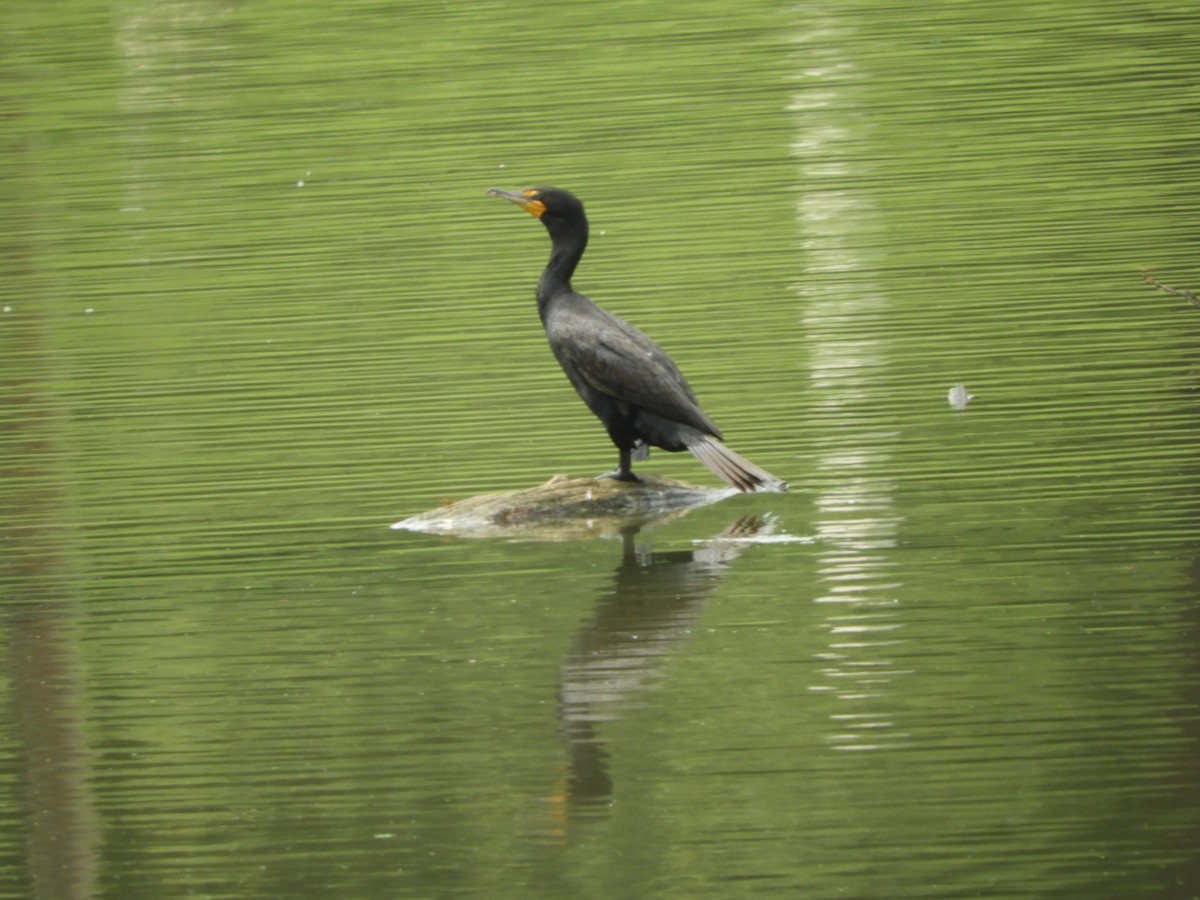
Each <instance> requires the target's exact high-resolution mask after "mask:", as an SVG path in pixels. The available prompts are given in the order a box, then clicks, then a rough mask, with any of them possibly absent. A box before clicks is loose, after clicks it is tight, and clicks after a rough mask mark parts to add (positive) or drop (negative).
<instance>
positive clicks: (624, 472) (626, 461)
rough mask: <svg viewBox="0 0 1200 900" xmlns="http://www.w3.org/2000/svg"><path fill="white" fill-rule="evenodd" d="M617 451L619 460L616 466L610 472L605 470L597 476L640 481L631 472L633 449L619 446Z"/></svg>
mask: <svg viewBox="0 0 1200 900" xmlns="http://www.w3.org/2000/svg"><path fill="white" fill-rule="evenodd" d="M619 452H620V454H621V460H620V462H618V463H617V467H616V468H615V469H613V470H612V471H611V472H606V473H605V474H603V475H600V476H597V477H599V478H612V479H613V480H615V481H641V479H640V478H638V477H637V476H636V475H634V474H633V465H632V460H633V449H632V448H630V447H621V448H619Z"/></svg>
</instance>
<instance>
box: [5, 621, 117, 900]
mask: <svg viewBox="0 0 1200 900" xmlns="http://www.w3.org/2000/svg"><path fill="white" fill-rule="evenodd" d="M8 624H9V644H8V662H9V666H8V669H9V673H10V678H11V688H10V691H11V698H12V706H13V708H14V709H13V720H14V722H15V723H16V734H17V736H18V739H19V742H20V762H21V777H22V781H23V788H24V794H25V801H26V804H27V810H28V812H27V815H28V822H29V826H28V833H27V847H28V853H29V869H30V877H31V881H32V896H34V897H37V898H86V897H92V896H94V895H95V885H96V861H97V847H98V834H97V827H96V825H97V823H96V817H95V814H94V811H93V808H92V803H91V795H90V789H89V787H88V783H87V774H88V771H89V766H90V753H89V751H88V745H87V737H86V734H85V731H84V728H83V722H84V718H85V716H84V710H85V700H84V698H83V696H82V694H83V690H82V679H81V677H80V664H79V660H78V658H77V650H76V648H77V646H78V644H77V641H76V640H75V638H74V635H73V634H72V622H71V612H70V609H69V608H68V606H67V605H66V604H60V603H41V604H36V605H32V606H29V607H28V608H26V609H24V610H21V611H19V612H17V613H15V614H14V615H13V616H12V617H11V618H10V619H9V623H8Z"/></svg>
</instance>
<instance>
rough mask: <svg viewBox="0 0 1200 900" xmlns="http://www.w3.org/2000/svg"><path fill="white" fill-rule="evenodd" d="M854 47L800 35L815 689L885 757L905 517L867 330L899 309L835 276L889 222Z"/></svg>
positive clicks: (876, 355)
mask: <svg viewBox="0 0 1200 900" xmlns="http://www.w3.org/2000/svg"><path fill="white" fill-rule="evenodd" d="M801 15H802V16H811V15H812V13H811V11H810V12H808V13H801ZM814 24H815V23H814ZM844 37H845V35H844V34H842V33H840V32H839V30H838V29H837V28H835V27H826V28H820V27H814V28H811V29H809V30H808V31H806V33H805V34H803V35H802V36H800V37H798V39H797V55H798V59H799V61H800V63H801V65H802V66H803V67H804V68H803V71H802V73H801V75H800V77H799V81H800V88H799V89H798V90H797V92H796V93H795V95H794V98H793V102H792V104H791V109H792V111H793V112H794V113H795V114H796V139H795V142H794V144H793V150H794V152H795V154H796V158H797V160H798V163H799V168H800V179H799V182H800V184H801V186H802V192H801V195H800V199H799V201H798V204H797V219H798V224H799V228H800V232H801V243H802V246H803V247H804V248H805V259H806V260H807V262H808V269H807V271H806V272H805V275H806V278H805V281H804V282H803V283H802V284H800V285H798V286H797V291H798V292H799V294H800V296H801V298H802V307H803V309H804V315H803V325H804V328H805V333H806V336H807V338H808V341H809V347H810V353H809V360H810V362H809V366H810V371H809V379H810V384H811V388H812V393H813V395H814V396H815V398H816V399H815V401H814V403H815V407H814V410H813V411H814V415H813V416H812V420H813V422H814V423H815V427H817V428H821V427H826V428H828V429H829V433H828V434H827V435H821V436H820V437H822V438H823V439H824V440H822V441H821V446H824V447H825V449H824V450H822V451H820V452H819V453H818V472H819V473H820V475H821V478H820V481H821V486H820V487H818V488H817V490H819V491H820V493H819V494H818V496H817V497H816V507H817V516H818V518H817V521H816V525H815V527H816V532H817V537H818V540H817V545H818V546H819V547H822V548H827V549H825V550H824V551H823V552H822V553H821V554H820V557H819V558H820V563H821V565H820V577H821V579H822V580H823V581H824V582H825V584H826V589H825V591H824V592H823V594H822V595H821V596H819V597H817V598H816V602H818V603H826V604H830V606H829V607H828V608H829V615H828V617H827V618H826V620H825V626H826V628H827V629H828V631H829V644H828V652H826V653H823V654H821V659H822V660H823V661H824V662H825V665H824V666H823V667H822V668H821V669H820V670H819V672H820V675H821V677H822V683H819V684H815V685H813V686H812V688H811V689H812V690H813V691H823V692H829V693H831V694H833V695H834V696H835V697H837V698H838V700H839V701H842V702H844V703H846V704H848V705H849V704H852V705H853V707H854V712H850V713H837V714H835V715H834V716H832V719H833V723H832V725H833V727H832V729H831V732H830V734H829V735H828V736H827V740H828V742H829V745H830V746H831V747H832V748H834V749H838V750H877V749H886V748H891V747H896V746H898V745H899V744H900V743H902V742H903V741H904V739H905V737H906V735H902V734H900V733H898V732H897V730H896V728H895V722H894V721H893V716H892V715H891V713H890V712H889V711H888V709H889V707H891V706H892V704H890V703H888V702H887V696H888V694H889V692H890V689H891V687H892V685H893V682H894V680H895V679H896V678H897V677H899V676H902V675H904V674H907V673H905V672H904V671H903V670H901V669H899V668H898V667H897V666H895V665H894V664H893V662H892V660H891V659H890V658H889V650H890V648H892V647H894V646H895V645H896V644H898V643H900V638H899V636H898V634H897V632H898V631H899V630H900V629H901V628H902V627H903V626H902V623H901V622H900V621H898V620H897V615H898V600H897V598H896V593H897V590H898V588H899V587H900V585H899V584H898V583H896V581H895V580H894V577H893V578H888V577H887V576H888V575H889V574H891V573H890V570H891V568H892V566H893V565H894V563H893V562H892V560H891V559H890V558H889V556H888V551H889V550H891V549H892V548H893V547H895V546H896V532H897V529H898V526H899V521H900V518H899V517H898V516H897V515H896V514H895V511H894V502H893V498H892V495H893V486H892V484H891V482H890V481H888V480H887V479H886V478H885V477H883V476H881V475H880V474H879V473H880V472H883V471H886V470H887V467H888V461H889V459H890V457H891V449H890V448H891V445H892V443H893V441H894V438H895V435H894V434H893V433H890V432H879V431H877V430H874V431H873V430H871V429H870V428H867V427H864V425H863V422H862V419H861V418H859V417H858V416H857V414H856V413H855V409H856V408H861V407H864V406H865V407H867V408H868V409H869V407H870V405H871V404H872V401H873V397H874V395H873V394H872V393H871V385H870V382H869V379H870V378H871V377H872V376H873V375H874V374H877V373H878V372H880V371H883V370H885V369H886V368H887V366H888V356H887V347H886V345H885V342H884V341H883V340H882V339H881V338H880V337H878V336H877V335H878V334H879V332H878V330H874V331H869V332H867V333H864V329H865V328H869V327H870V321H871V318H872V317H873V316H876V317H877V316H878V315H879V314H880V313H882V312H884V311H886V308H887V306H888V300H887V297H886V295H885V292H884V289H883V288H882V286H871V285H866V284H864V283H863V281H862V279H861V278H856V279H839V278H837V277H836V276H837V275H838V274H839V273H860V272H864V271H867V270H869V269H871V268H872V265H871V262H870V260H869V259H868V258H867V255H868V253H869V249H868V247H869V244H870V241H867V240H863V237H864V236H865V235H869V234H870V233H871V232H872V231H874V230H875V229H876V228H877V222H878V217H877V216H876V215H875V212H874V210H873V208H872V204H871V200H870V196H869V195H868V194H867V193H866V192H862V191H850V190H846V189H845V185H847V184H849V183H860V184H861V183H864V182H865V181H866V178H865V177H864V176H865V175H867V173H866V172H865V171H859V172H856V171H855V163H854V159H855V158H856V157H858V156H860V154H857V153H856V152H855V145H856V144H861V143H862V142H863V141H865V140H867V139H868V131H869V125H868V124H867V123H866V122H865V121H864V120H863V119H862V118H861V116H859V114H857V113H856V112H855V111H854V109H853V104H852V103H851V102H850V101H849V100H847V99H845V97H844V93H845V87H846V86H849V85H853V84H854V83H856V82H861V81H862V79H863V75H862V73H860V72H858V71H857V70H856V67H855V66H854V64H853V63H852V62H851V61H849V60H847V59H842V58H839V57H840V56H841V54H842V49H841V48H842V47H845V46H847V45H848V44H849V42H847V41H846V40H844Z"/></svg>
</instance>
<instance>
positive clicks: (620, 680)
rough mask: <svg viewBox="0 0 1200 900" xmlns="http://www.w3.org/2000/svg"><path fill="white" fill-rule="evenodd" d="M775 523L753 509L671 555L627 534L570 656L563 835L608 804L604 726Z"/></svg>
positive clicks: (559, 794) (563, 700) (565, 677)
mask: <svg viewBox="0 0 1200 900" xmlns="http://www.w3.org/2000/svg"><path fill="white" fill-rule="evenodd" d="M771 527H772V526H771V521H770V520H769V519H768V518H767V517H764V516H760V515H745V516H742V517H741V518H739V519H738V520H737V521H735V522H734V523H733V524H732V525H730V526H729V527H728V528H726V529H725V530H724V531H722V532H721V533H720V534H719V535H717V536H716V537H715V538H713V539H712V540H711V541H709V542H708V543H707V544H705V545H704V546H703V547H700V548H698V549H696V550H674V551H668V552H663V553H655V552H654V551H653V550H651V549H650V548H649V547H645V546H638V545H637V544H636V543H635V534H636V532H635V531H633V532H628V533H626V534H623V535H622V554H621V562H620V564H619V565H618V566H617V570H616V573H615V574H614V576H613V585H612V589H611V591H609V592H608V593H607V594H605V595H604V596H603V597H601V599H600V601H599V602H598V603H597V604H596V611H595V614H594V615H593V616H592V619H591V621H590V622H588V623H587V624H586V625H585V626H584V628H583V630H582V632H581V633H580V635H579V640H578V643H577V645H576V647H575V649H573V650H572V651H571V652H570V653H569V654H568V656H567V658H566V660H565V662H564V663H563V668H562V680H561V687H560V694H559V713H558V715H559V725H560V728H561V732H562V735H563V738H564V740H565V743H566V747H567V752H568V762H567V767H566V773H565V775H564V777H563V778H562V779H561V780H560V781H559V783H558V784H556V786H555V790H554V794H553V796H552V798H551V799H552V802H553V804H554V810H555V813H554V814H555V823H554V826H553V829H552V830H553V831H554V833H556V834H558V835H562V834H565V832H566V831H567V826H568V823H569V821H570V819H571V818H572V817H573V816H576V815H586V814H587V813H589V812H597V811H601V810H603V809H606V808H607V807H608V804H609V801H610V799H611V796H612V792H613V784H612V778H611V776H610V775H609V772H608V754H607V753H606V751H605V746H604V745H605V741H604V739H603V738H602V737H601V736H600V734H599V733H598V727H597V726H599V725H600V724H601V723H603V722H609V721H612V720H614V719H616V718H618V717H619V716H620V714H621V711H622V709H624V708H628V707H629V705H630V704H631V703H632V702H633V701H634V698H635V696H636V695H637V694H640V693H641V692H643V691H646V690H649V689H650V688H651V687H652V686H653V685H654V683H655V682H656V681H657V680H658V678H659V676H660V674H661V665H660V661H661V660H662V659H663V658H664V657H666V656H667V655H668V654H670V653H671V652H672V651H674V650H676V649H677V648H678V647H679V646H680V645H681V644H682V643H683V642H684V640H686V639H687V637H688V636H689V635H690V634H691V629H692V625H693V623H694V622H695V620H696V617H697V616H698V615H699V614H700V610H701V607H702V606H703V604H704V601H705V600H706V599H707V598H708V595H709V594H710V593H711V592H712V591H713V590H714V589H715V588H716V586H717V584H718V583H719V581H720V578H721V577H722V576H723V575H724V574H725V569H726V566H727V565H728V564H729V563H730V562H732V561H733V560H734V559H736V558H737V557H738V556H740V555H741V553H742V551H743V550H744V549H745V548H746V547H748V546H750V545H751V544H752V543H753V541H752V540H748V539H752V538H754V537H755V536H756V535H760V534H765V533H769V532H770V531H771Z"/></svg>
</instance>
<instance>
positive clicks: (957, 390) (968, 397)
mask: <svg viewBox="0 0 1200 900" xmlns="http://www.w3.org/2000/svg"><path fill="white" fill-rule="evenodd" d="M946 399H947V400H949V401H950V405H951V406H953V407H954V408H955V409H958V410H963V409H966V408H967V404H968V403H970V402H971V401H972V400H974V399H975V395H974V394H972V393H970V392H969V391H968V390H967V388H966V385H962V384H956V385H955V386H954V387H952V388H950V393H949V394H947V395H946Z"/></svg>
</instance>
